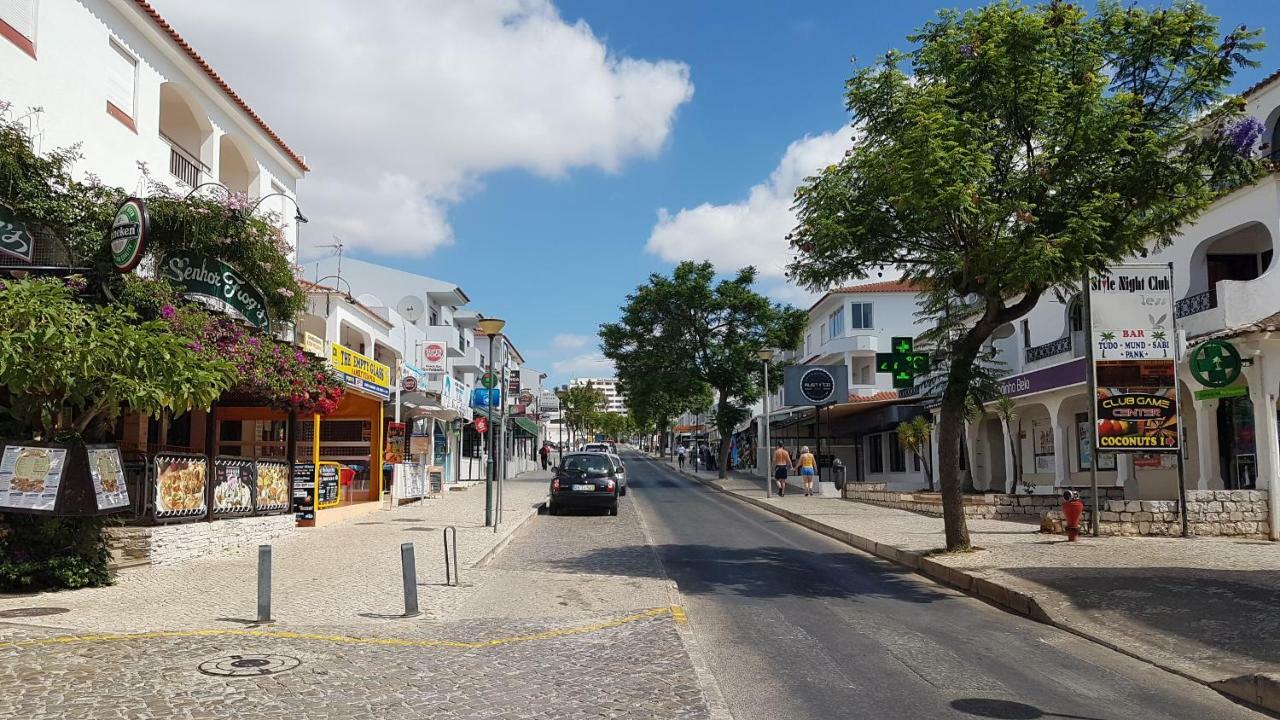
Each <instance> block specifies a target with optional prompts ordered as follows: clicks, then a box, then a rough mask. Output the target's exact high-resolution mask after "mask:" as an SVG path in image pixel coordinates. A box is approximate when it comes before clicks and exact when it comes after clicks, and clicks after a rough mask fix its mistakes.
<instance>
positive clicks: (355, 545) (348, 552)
mask: <svg viewBox="0 0 1280 720" xmlns="http://www.w3.org/2000/svg"><path fill="white" fill-rule="evenodd" d="M549 478H550V474H549V473H545V472H530V473H525V474H523V475H521V476H519V477H516V478H510V479H508V480H507V481H506V482H505V483H504V485H503V487H504V490H503V499H502V500H503V501H502V506H503V517H502V524H501V525H500V526H499V527H498V531H497V532H496V533H495V532H494V529H493V528H491V527H485V526H484V503H485V499H484V496H485V488H484V485H483V484H481V485H477V486H474V487H470V488H467V489H466V490H459V491H446V492H445V493H444V496H443V497H441V498H438V499H429V500H425V501H423V502H421V503H417V504H413V505H405V506H401V507H398V508H395V509H393V510H381V509H378V510H374V511H372V512H369V513H365V514H362V515H359V516H357V517H354V518H352V519H350V520H348V521H345V522H340V523H337V524H334V525H329V526H323V527H317V528H303V529H299V530H297V531H295V532H293V533H291V534H290V535H288V536H287V537H285V538H281V539H278V540H276V541H275V542H274V543H272V619H273V620H275V621H276V622H277V626H286V627H289V626H293V627H297V626H306V627H352V626H359V628H360V629H361V630H365V629H366V628H365V627H364V626H374V628H368V629H369V630H372V629H375V628H376V626H378V625H382V626H384V627H385V626H387V620H388V619H389V618H391V617H394V616H397V615H399V614H401V613H403V612H404V595H403V584H402V581H401V570H400V544H401V543H406V542H412V543H413V544H414V556H415V564H416V569H417V579H418V603H419V607H420V608H421V609H422V611H423V612H424V614H425V615H426V616H427V618H428V619H432V620H443V619H448V618H450V617H451V615H453V614H455V613H456V611H457V609H458V608H460V607H461V606H462V605H463V604H464V603H465V602H466V599H467V597H468V596H469V595H470V594H471V592H472V591H473V588H471V587H468V585H469V584H468V583H467V573H468V569H469V568H473V567H475V566H477V565H479V564H481V563H483V562H484V561H486V560H487V559H488V558H489V557H490V556H491V555H493V554H494V553H496V552H497V551H498V550H499V549H500V548H501V546H503V545H504V544H505V543H506V542H507V541H508V540H509V539H510V538H511V536H512V534H513V533H514V532H515V530H516V529H517V528H518V527H520V525H522V524H523V523H524V522H525V521H527V520H528V519H529V518H530V517H532V516H533V515H535V514H536V513H537V510H538V506H539V505H540V504H541V503H542V501H543V500H544V499H545V498H546V492H547V483H548V482H549ZM450 525H452V526H454V527H456V528H457V530H458V561H459V563H460V564H461V565H462V575H461V577H462V580H463V585H464V586H463V587H445V586H444V584H443V583H444V579H445V576H444V547H443V539H442V533H443V529H444V528H445V527H447V526H450ZM257 562H258V558H257V547H256V546H254V547H245V548H243V549H241V550H239V551H237V552H232V553H224V554H219V555H214V556H209V557H205V558H200V559H198V560H193V561H189V562H185V563H182V564H178V565H169V566H159V567H142V568H136V569H131V570H126V571H123V572H121V573H120V574H119V575H118V576H117V579H116V584H115V585H112V586H110V587H104V588H87V589H83V590H75V591H63V592H53V593H38V594H28V595H0V612H2V611H4V610H11V609H15V608H33V607H36V608H59V609H62V608H65V609H66V610H67V611H66V612H60V613H58V614H50V615H41V616H37V617H30V618H24V619H21V620H18V622H21V623H24V624H32V625H42V626H46V627H58V628H66V629H75V630H81V631H85V630H88V631H94V632H111V633H120V632H140V631H159V630H186V629H196V628H216V627H242V626H244V625H246V624H248V623H250V622H252V620H253V619H254V617H255V614H256V608H257V599H256V598H257V595H256V593H257ZM399 630H400V631H403V627H402V626H401V628H399ZM0 635H3V631H2V630H0Z"/></svg>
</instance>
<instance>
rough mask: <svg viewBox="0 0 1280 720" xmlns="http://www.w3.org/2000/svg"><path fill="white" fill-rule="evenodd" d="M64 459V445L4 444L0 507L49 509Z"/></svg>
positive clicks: (54, 495) (0, 479) (65, 452)
mask: <svg viewBox="0 0 1280 720" xmlns="http://www.w3.org/2000/svg"><path fill="white" fill-rule="evenodd" d="M66 461H67V451H66V449H65V448H43V447H24V446H21V445H8V446H5V449H4V455H3V456H0V508H6V507H7V508H15V509H21V510H45V511H49V512H52V511H53V509H54V506H55V505H56V504H57V502H58V486H59V485H60V484H61V483H62V470H63V467H64V466H65V465H66Z"/></svg>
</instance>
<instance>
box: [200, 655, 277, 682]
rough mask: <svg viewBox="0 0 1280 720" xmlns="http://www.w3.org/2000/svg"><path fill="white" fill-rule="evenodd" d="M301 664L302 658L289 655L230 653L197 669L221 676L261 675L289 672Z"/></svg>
mask: <svg viewBox="0 0 1280 720" xmlns="http://www.w3.org/2000/svg"><path fill="white" fill-rule="evenodd" d="M301 664H302V661H301V660H299V659H298V658H296V657H291V656H289V655H228V656H227V657H224V658H216V659H214V660H205V661H204V662H202V663H200V665H199V667H197V668H196V669H197V670H199V671H200V672H202V673H204V674H205V675H217V676H220V677H261V676H263V675H275V674H277V673H282V672H288V671H290V670H292V669H294V668H296V667H298V666H299V665H301Z"/></svg>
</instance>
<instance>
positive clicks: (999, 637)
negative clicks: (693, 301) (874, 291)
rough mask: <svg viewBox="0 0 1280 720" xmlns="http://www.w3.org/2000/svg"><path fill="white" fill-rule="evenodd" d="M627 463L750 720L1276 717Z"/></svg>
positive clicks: (696, 617)
mask: <svg viewBox="0 0 1280 720" xmlns="http://www.w3.org/2000/svg"><path fill="white" fill-rule="evenodd" d="M626 460H627V462H628V471H629V475H630V481H631V484H632V488H633V495H634V501H633V504H634V505H635V506H637V508H638V510H639V511H640V512H641V514H642V515H643V517H644V518H645V520H646V524H647V526H648V529H649V534H650V536H651V540H652V541H653V542H654V544H655V546H656V548H657V550H658V554H659V556H660V557H661V559H662V563H663V565H664V566H665V569H666V571H667V572H668V573H669V574H670V575H671V577H672V578H674V579H675V580H676V582H677V583H678V584H679V586H680V590H681V591H682V593H683V594H684V596H685V602H686V606H687V608H688V613H689V619H690V623H691V624H692V627H693V630H694V634H695V635H696V636H697V639H698V644H699V645H700V646H701V647H702V648H704V649H706V650H707V653H708V656H709V662H710V665H711V669H712V671H713V672H714V674H715V676H716V679H717V680H718V682H719V684H720V687H721V689H722V690H723V693H724V695H725V697H726V699H727V700H728V703H729V707H730V709H731V710H732V711H733V714H734V717H736V718H738V720H769V719H772V718H778V719H783V718H785V719H788V720H789V719H792V718H815V719H818V718H823V719H825V718H834V717H847V718H876V719H877V720H881V719H883V720H888V719H890V718H904V719H906V720H918V719H919V718H975V717H977V718H1007V719H1010V720H1016V719H1023V718H1025V719H1027V720H1031V719H1034V718H1075V719H1076V720H1111V719H1115V720H1129V719H1131V718H1143V720H1155V719H1156V718H1215V719H1222V720H1230V719H1233V718H1261V717H1263V716H1262V715H1259V714H1257V713H1254V712H1252V711H1249V710H1247V709H1245V708H1242V707H1240V706H1238V705H1236V704H1234V703H1232V702H1231V701H1229V700H1227V699H1225V698H1223V697H1222V696H1220V695H1218V694H1217V693H1215V692H1213V691H1212V690H1209V689H1207V688H1204V687H1202V686H1200V685H1198V684H1195V683H1193V682H1191V681H1189V680H1185V679H1183V678H1180V677H1178V676H1175V675H1171V674H1169V673H1165V672H1163V671H1159V670H1156V669H1155V668H1152V667H1151V666H1149V665H1147V664H1145V663H1143V662H1141V661H1138V660H1134V659H1132V658H1129V657H1126V656H1123V655H1120V654H1118V653H1115V652H1112V651H1109V650H1106V649H1104V648H1102V647H1100V646H1097V645H1095V644H1093V643H1090V642H1088V641H1085V640H1082V639H1080V638H1077V637H1076V636H1074V635H1071V634H1069V633H1066V632H1063V631H1060V630H1057V629H1054V628H1051V627H1048V626H1045V625H1041V624H1039V623H1036V622H1033V621H1031V620H1027V619H1024V618H1019V617H1016V616H1014V615H1010V614H1007V613H1005V612H1002V611H1000V610H997V609H995V608H993V607H991V606H989V605H987V604H985V603H982V602H980V601H977V600H974V599H972V598H969V597H967V596H965V595H963V594H960V593H958V592H955V591H952V590H950V589H947V588H944V587H941V586H939V585H936V584H934V583H931V582H929V581H927V580H926V579H924V578H921V577H919V576H917V575H915V574H913V573H908V572H904V571H901V570H899V569H897V568H895V567H893V566H891V565H888V564H886V563H883V562H882V561H879V560H877V559H875V558H872V557H870V556H868V555H865V554H862V553H858V552H856V551H852V550H851V549H849V548H848V547H847V546H845V545H842V544H839V543H836V542H835V541H833V540H830V539H828V538H826V537H824V536H821V535H818V534H816V533H813V532H811V531H809V530H806V529H804V528H801V527H799V526H797V525H794V524H791V523H790V522H788V521H786V520H783V519H781V518H779V517H777V516H775V515H771V514H769V513H766V512H764V511H762V510H758V509H756V508H753V507H750V506H748V505H745V504H743V503H741V502H738V501H736V500H734V499H732V498H729V497H726V496H725V495H723V494H721V493H719V492H716V491H714V490H710V489H707V488H704V487H703V486H701V485H699V484H697V483H696V482H694V481H693V480H690V479H688V478H685V477H682V476H679V475H678V474H676V473H674V472H673V471H671V470H670V469H669V468H667V467H665V466H662V465H660V464H658V463H656V462H652V461H649V460H647V459H645V458H642V457H641V456H639V455H635V454H632V455H630V456H629V457H627V458H626ZM833 502H835V501H833ZM617 552H619V549H617V548H612V547H611V548H604V549H602V550H600V551H599V552H598V553H596V556H594V557H593V556H587V557H584V558H583V559H582V562H583V563H584V565H585V566H592V565H599V564H608V556H609V555H612V554H614V553H617Z"/></svg>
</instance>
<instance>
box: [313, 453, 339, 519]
mask: <svg viewBox="0 0 1280 720" xmlns="http://www.w3.org/2000/svg"><path fill="white" fill-rule="evenodd" d="M339 477H340V475H339V472H338V463H332V462H322V463H320V480H319V495H318V496H317V497H316V507H317V508H327V507H333V506H334V505H337V504H338V499H339V498H338V487H339V484H338V480H339Z"/></svg>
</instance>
